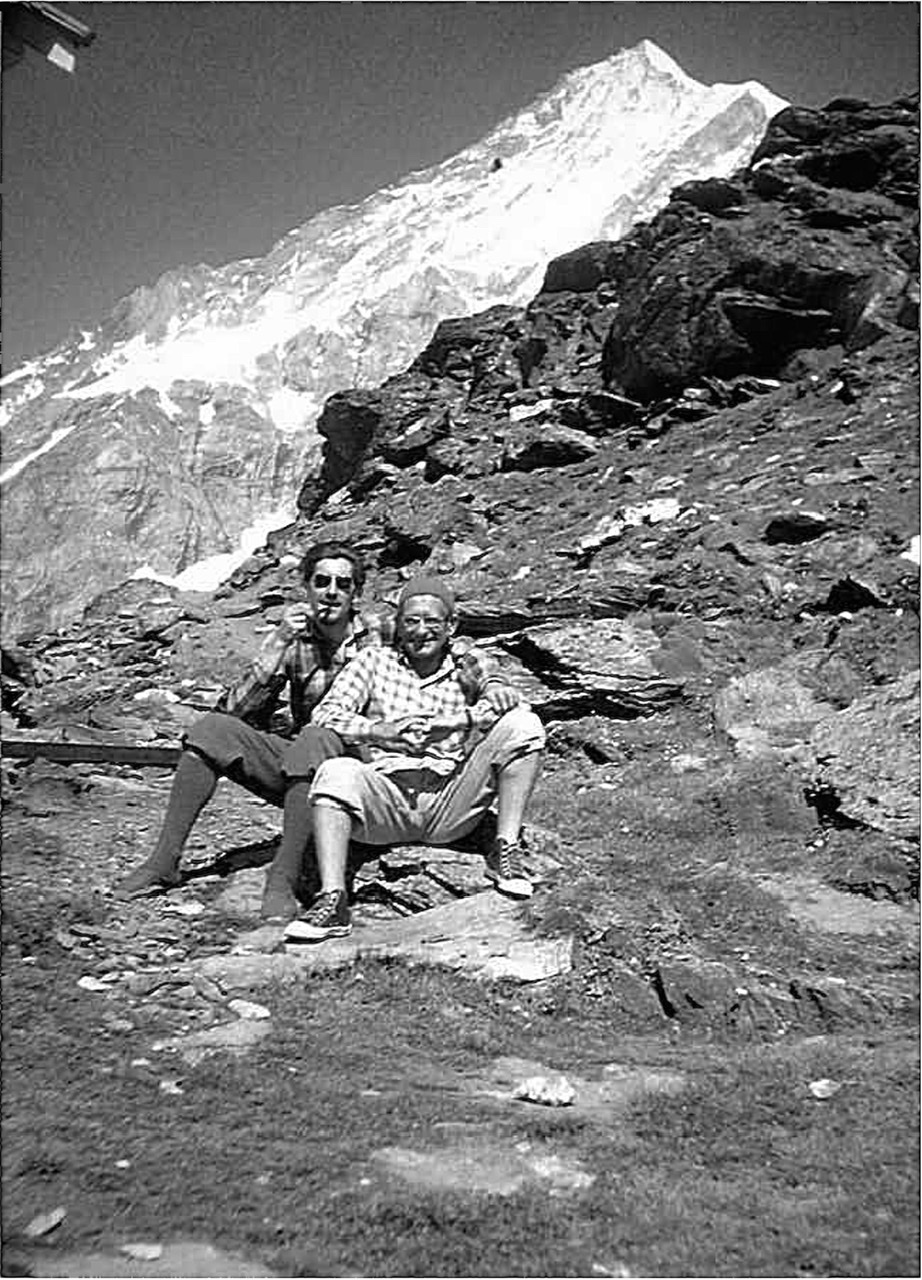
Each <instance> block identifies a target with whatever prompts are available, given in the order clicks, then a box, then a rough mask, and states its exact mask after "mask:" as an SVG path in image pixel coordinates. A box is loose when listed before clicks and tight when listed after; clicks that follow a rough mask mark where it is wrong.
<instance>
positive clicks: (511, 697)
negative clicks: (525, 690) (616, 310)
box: [483, 684, 519, 715]
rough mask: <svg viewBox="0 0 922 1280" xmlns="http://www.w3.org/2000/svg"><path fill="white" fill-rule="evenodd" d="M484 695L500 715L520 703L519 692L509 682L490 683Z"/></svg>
mask: <svg viewBox="0 0 922 1280" xmlns="http://www.w3.org/2000/svg"><path fill="white" fill-rule="evenodd" d="M483 696H484V698H485V699H486V700H487V702H489V704H490V706H491V707H492V708H493V709H494V711H498V712H499V714H500V715H505V714H506V712H507V711H511V710H512V709H513V707H517V706H518V705H519V695H518V693H517V692H516V691H515V689H513V688H512V686H511V685H508V684H489V685H487V688H486V691H485V692H484V695H483Z"/></svg>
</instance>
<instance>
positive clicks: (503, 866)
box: [497, 843, 523, 880]
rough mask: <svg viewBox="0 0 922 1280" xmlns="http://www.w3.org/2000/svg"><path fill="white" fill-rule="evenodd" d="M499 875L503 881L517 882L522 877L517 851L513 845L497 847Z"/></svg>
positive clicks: (499, 845)
mask: <svg viewBox="0 0 922 1280" xmlns="http://www.w3.org/2000/svg"><path fill="white" fill-rule="evenodd" d="M497 853H498V855H499V856H498V858H497V862H498V863H499V873H500V875H501V876H502V877H503V879H504V880H518V879H520V878H521V877H522V875H523V872H522V864H521V862H520V861H519V849H518V846H517V845H514V844H505V843H503V844H498V845H497Z"/></svg>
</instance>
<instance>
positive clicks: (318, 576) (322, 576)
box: [311, 573, 355, 591]
mask: <svg viewBox="0 0 922 1280" xmlns="http://www.w3.org/2000/svg"><path fill="white" fill-rule="evenodd" d="M333 581H334V579H333V577H332V575H331V574H329V573H315V574H314V576H313V577H312V578H311V586H314V587H317V588H318V590H319V589H321V588H323V587H328V586H329V585H330V583H331V582H333ZM335 582H336V589H337V591H352V589H353V588H354V587H355V582H354V580H353V579H352V578H349V577H344V578H336V579H335Z"/></svg>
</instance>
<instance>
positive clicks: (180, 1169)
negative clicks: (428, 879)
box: [3, 962, 918, 1276]
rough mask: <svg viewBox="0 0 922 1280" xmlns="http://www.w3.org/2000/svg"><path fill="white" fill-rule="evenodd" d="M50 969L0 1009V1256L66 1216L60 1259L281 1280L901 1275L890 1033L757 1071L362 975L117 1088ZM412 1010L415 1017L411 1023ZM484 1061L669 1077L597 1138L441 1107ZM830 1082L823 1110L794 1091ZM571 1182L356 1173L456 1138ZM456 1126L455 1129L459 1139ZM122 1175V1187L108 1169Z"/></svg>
mask: <svg viewBox="0 0 922 1280" xmlns="http://www.w3.org/2000/svg"><path fill="white" fill-rule="evenodd" d="M77 976H78V969H77V968H76V967H74V966H71V965H68V964H67V963H66V962H65V963H64V964H62V965H60V966H56V967H54V968H51V967H48V968H46V967H43V966H41V965H35V966H25V967H23V966H20V967H19V969H18V970H17V972H16V974H15V976H9V977H8V979H7V985H6V989H5V991H4V1007H5V1009H6V1017H5V1039H4V1058H5V1088H4V1096H3V1107H4V1114H5V1135H4V1144H3V1162H4V1176H5V1183H6V1188H7V1191H6V1200H5V1210H4V1222H5V1227H6V1231H7V1240H8V1245H9V1246H10V1247H13V1248H15V1244H16V1239H15V1236H16V1228H17V1227H19V1228H21V1227H22V1225H24V1224H25V1223H26V1222H27V1221H28V1220H29V1219H30V1218H31V1217H32V1216H33V1215H34V1214H35V1213H37V1212H39V1211H42V1210H46V1209H48V1208H51V1207H54V1206H55V1205H58V1204H60V1205H63V1206H66V1207H67V1209H68V1217H67V1219H66V1225H65V1226H64V1227H63V1228H62V1229H61V1231H60V1233H59V1234H60V1235H61V1236H62V1240H61V1245H62V1247H63V1245H64V1244H66V1245H67V1247H68V1248H74V1247H116V1246H117V1244H118V1242H119V1241H124V1240H126V1239H164V1238H177V1237H182V1236H186V1237H189V1236H191V1237H193V1238H206V1239H212V1240H217V1241H219V1242H220V1243H221V1244H222V1246H224V1247H226V1248H231V1249H238V1250H241V1251H243V1252H245V1253H248V1254H249V1255H250V1256H258V1257H260V1258H261V1259H263V1260H264V1262H266V1263H268V1264H269V1265H270V1266H273V1267H274V1268H277V1269H278V1270H279V1271H281V1272H282V1273H284V1274H294V1275H298V1274H336V1273H337V1272H348V1271H353V1272H359V1273H362V1274H380V1275H592V1274H604V1273H605V1272H609V1273H612V1272H614V1273H615V1274H617V1272H618V1269H619V1268H622V1269H623V1268H626V1269H628V1270H629V1271H630V1272H632V1273H634V1274H640V1275H643V1274H658V1275H715V1276H716V1275H723V1276H730V1275H775V1276H778V1275H854V1276H859V1275H860V1276H884V1275H894V1276H896V1275H899V1276H903V1275H913V1274H917V1271H918V1242H917V1210H918V1178H917V1171H918V1143H917V1129H916V1121H915V1115H916V1104H917V1100H918V1071H917V1063H918V1052H917V1044H916V1040H915V1037H914V1035H913V1034H912V1031H911V1029H910V1028H903V1029H898V1028H894V1029H891V1030H889V1031H887V1032H885V1033H884V1034H882V1035H880V1036H877V1037H874V1038H868V1037H866V1036H862V1035H855V1034H842V1035H834V1036H821V1037H811V1038H808V1039H806V1040H803V1039H802V1040H795V1041H784V1042H782V1043H776V1044H770V1045H749V1046H747V1047H742V1046H737V1047H735V1048H728V1047H727V1046H726V1045H724V1046H721V1047H717V1046H715V1045H712V1044H708V1043H706V1042H704V1041H702V1040H697V1041H695V1040H694V1039H692V1040H691V1041H690V1042H688V1043H677V1042H676V1040H675V1038H674V1037H670V1036H668V1035H666V1034H663V1033H660V1034H655V1035H649V1036H644V1037H633V1038H626V1037H623V1036H620V1035H613V1034H612V1033H611V1030H610V1028H609V1026H608V1025H607V1022H606V1019H605V1016H604V1011H600V1013H599V1015H598V1016H596V1017H595V1018H591V1017H589V1016H587V1015H586V1014H585V1013H583V1014H582V1015H581V1016H579V1017H575V1016H574V1017H566V1016H563V1017H561V1016H560V1015H559V1013H554V1014H551V1013H547V1014H542V1013H541V1011H540V1002H539V1001H537V1000H536V999H531V1000H529V999H528V998H527V997H526V998H524V999H523V994H522V992H521V991H514V990H502V989H495V990H490V989H485V988H484V987H482V986H480V985H474V984H470V983H467V982H465V981H463V980H460V979H458V978H455V977H450V976H448V975H442V974H438V973H426V972H421V971H413V970H406V969H404V968H402V967H400V966H379V965H363V966H362V967H361V968H360V969H359V970H358V971H350V972H348V973H344V974H341V975H338V976H332V977H326V978H316V979H312V980H311V981H309V982H308V983H306V984H305V985H304V986H303V987H298V988H297V989H296V990H290V989H289V990H279V991H275V992H271V993H269V996H268V998H267V1003H268V1004H270V1005H271V1007H272V1009H273V1013H274V1018H273V1027H274V1030H273V1031H272V1033H271V1034H270V1036H269V1038H268V1039H267V1040H265V1041H264V1042H263V1044H262V1045H261V1046H260V1047H258V1048H257V1049H256V1050H255V1051H253V1052H252V1053H251V1054H250V1055H249V1056H248V1057H247V1058H245V1059H242V1060H230V1059H227V1058H213V1059H210V1060H208V1061H206V1062H204V1063H202V1064H200V1065H199V1066H198V1067H195V1068H186V1069H184V1070H183V1069H181V1068H180V1070H181V1074H182V1088H183V1090H184V1092H183V1094H182V1095H167V1094H163V1093H162V1092H161V1091H160V1090H159V1087H158V1079H159V1078H160V1077H162V1075H163V1072H162V1070H160V1071H159V1072H158V1071H157V1070H156V1069H153V1068H147V1067H144V1066H132V1065H131V1063H132V1060H136V1059H137V1058H139V1057H145V1056H147V1057H148V1058H149V1059H150V1058H151V1057H154V1056H155V1055H152V1054H150V1052H149V1050H150V1043H149V1037H148V1036H145V1035H143V1034H141V1033H138V1032H133V1033H130V1034H128V1035H125V1034H118V1033H114V1032H108V1033H107V1032H105V1031H104V1030H100V1028H99V1026H98V1023H97V1022H96V1019H95V1018H94V1017H93V1014H92V1010H93V996H92V994H90V993H83V992H81V991H80V990H79V989H78V988H76V986H75V980H76V977H77ZM420 1010H425V1016H420ZM499 1054H514V1055H521V1056H527V1057H531V1058H538V1059H540V1060H541V1061H542V1062H545V1063H546V1064H547V1065H548V1066H553V1067H556V1068H557V1069H560V1070H563V1071H564V1072H567V1071H569V1072H571V1073H579V1074H582V1075H584V1076H585V1077H588V1078H598V1077H599V1075H600V1073H601V1072H602V1071H603V1068H604V1066H605V1065H606V1064H608V1063H612V1062H614V1063H620V1064H622V1065H626V1066H635V1067H640V1066H643V1067H647V1068H653V1069H658V1070H659V1069H663V1068H667V1069H671V1070H673V1071H678V1072H680V1073H682V1074H684V1075H685V1077H686V1080H687V1086H686V1088H685V1089H684V1091H683V1092H682V1093H681V1094H679V1095H678V1096H664V1095H650V1096H648V1097H646V1098H644V1099H642V1100H639V1101H636V1102H634V1103H633V1104H632V1105H631V1106H630V1107H629V1108H628V1110H627V1111H626V1112H622V1113H617V1112H616V1113H613V1114H612V1116H611V1117H610V1118H609V1120H608V1121H595V1120H585V1119H571V1118H570V1117H568V1116H567V1113H566V1112H562V1111H561V1112H557V1111H549V1110H544V1109H541V1108H536V1107H528V1106H527V1105H524V1104H519V1105H518V1106H517V1107H506V1108H500V1109H498V1108H497V1104H496V1102H495V1101H494V1100H490V1099H484V1098H482V1097H476V1096H467V1095H465V1094H464V1093H463V1092H460V1091H458V1089H457V1088H456V1087H453V1086H452V1083H451V1082H452V1081H454V1080H456V1079H457V1076H458V1073H461V1074H462V1075H463V1074H465V1073H470V1074H476V1073H477V1072H478V1070H483V1069H484V1067H485V1066H486V1065H487V1064H488V1063H489V1062H490V1061H491V1060H493V1059H494V1058H495V1057H496V1056H497V1055H499ZM824 1077H826V1078H833V1079H835V1080H837V1081H844V1082H845V1083H843V1085H842V1088H841V1089H840V1091H839V1092H838V1093H837V1094H836V1095H835V1096H834V1097H833V1098H831V1099H829V1100H828V1101H825V1102H822V1101H818V1100H817V1099H815V1098H814V1097H813V1095H812V1094H811V1092H810V1090H809V1088H808V1084H809V1082H810V1081H814V1080H817V1079H820V1078H824ZM459 1126H460V1128H461V1129H463V1130H464V1131H465V1132H470V1131H473V1132H477V1131H478V1128H479V1127H480V1126H484V1127H485V1130H487V1131H489V1133H490V1134H491V1138H492V1140H494V1141H498V1142H499V1143H500V1144H501V1145H503V1146H506V1147H508V1148H510V1149H512V1148H514V1146H515V1144H516V1143H518V1142H522V1141H529V1142H531V1143H533V1144H538V1147H539V1148H540V1147H541V1146H542V1144H544V1145H546V1147H547V1149H548V1151H553V1152H555V1153H557V1154H559V1155H563V1156H565V1157H572V1158H575V1159H578V1160H579V1161H580V1162H581V1164H582V1166H583V1167H584V1168H585V1169H586V1170H588V1171H590V1172H591V1173H592V1174H593V1175H594V1176H595V1181H594V1183H593V1184H592V1186H591V1187H590V1188H588V1189H587V1190H584V1191H581V1192H577V1193H574V1194H567V1195H560V1196H556V1197H555V1196H549V1195H548V1194H547V1193H546V1192H545V1191H543V1190H537V1189H523V1190H521V1191H518V1192H516V1193H514V1194H512V1195H510V1196H490V1195H485V1194H482V1193H472V1192H465V1193H460V1192H439V1191H432V1192H425V1191H423V1192H421V1191H420V1190H419V1189H417V1188H411V1187H408V1186H404V1185H402V1184H401V1183H399V1182H398V1181H396V1180H395V1179H394V1178H393V1177H391V1176H390V1175H387V1174H386V1172H385V1171H384V1170H383V1169H382V1168H381V1167H380V1166H379V1165H377V1164H376V1163H375V1161H374V1159H373V1154H374V1152H375V1151H377V1150H379V1149H380V1148H382V1147H388V1146H394V1145H398V1146H404V1147H412V1148H414V1149H419V1148H425V1149H430V1148H435V1149H436V1150H437V1149H439V1148H441V1147H444V1146H445V1145H446V1141H447V1137H446V1135H450V1134H451V1133H452V1132H454V1131H455V1129H456V1127H459ZM468 1126H470V1127H472V1128H470V1129H469V1128H468ZM124 1160H127V1161H129V1162H130V1164H129V1166H128V1167H127V1168H119V1167H118V1166H117V1165H116V1161H124Z"/></svg>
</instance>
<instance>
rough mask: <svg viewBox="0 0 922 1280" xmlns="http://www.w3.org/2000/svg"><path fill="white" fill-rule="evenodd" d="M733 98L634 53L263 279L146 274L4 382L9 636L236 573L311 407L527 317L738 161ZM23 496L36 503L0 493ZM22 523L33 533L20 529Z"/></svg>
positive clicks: (294, 477)
mask: <svg viewBox="0 0 922 1280" xmlns="http://www.w3.org/2000/svg"><path fill="white" fill-rule="evenodd" d="M659 55H661V56H659ZM753 83H754V82H747V84H746V85H744V86H726V85H715V86H701V85H698V84H697V83H696V82H695V81H693V80H691V79H690V77H687V76H685V74H684V73H683V72H681V70H680V69H679V68H677V66H676V64H675V63H674V62H673V61H672V59H670V58H669V57H668V55H666V54H662V51H659V50H657V48H656V46H654V45H652V43H650V42H644V43H642V44H641V45H640V46H637V48H635V49H633V50H624V51H621V52H620V53H618V54H613V55H612V57H611V58H610V59H607V60H606V61H605V62H603V63H599V64H596V65H595V66H594V67H588V68H578V69H576V70H575V71H572V72H569V73H567V74H566V75H564V76H563V77H561V78H560V80H558V82H557V85H556V86H555V87H554V88H552V89H551V90H549V91H548V93H546V94H544V95H542V96H541V97H539V98H538V99H537V100H536V101H535V102H534V103H533V104H531V106H529V107H526V108H525V109H524V110H523V111H522V112H519V113H517V114H516V115H515V116H511V117H509V118H507V120H505V121H502V122H500V124H499V125H498V126H497V127H496V128H495V129H494V130H493V131H491V132H490V133H489V134H487V135H486V137H485V138H483V139H481V140H479V141H478V142H475V143H473V144H471V146H469V147H467V148H465V149H464V150H463V151H462V152H459V153H458V154H457V155H456V156H454V157H450V158H449V159H448V160H446V161H444V162H442V163H441V164H437V165H434V166H429V167H428V168H427V169H424V170H420V171H418V172H416V173H412V174H410V175H408V176H407V177H405V178H404V179H401V180H400V181H399V182H397V183H394V184H392V185H391V186H389V187H386V188H383V189H382V190H381V191H378V192H374V193H372V194H371V195H370V196H368V197H366V198H365V200H363V201H361V202H359V203H357V204H355V205H351V206H339V207H335V208H333V209H330V210H325V211H323V212H321V213H319V214H317V215H315V216H314V217H313V218H311V219H309V220H308V221H307V222H306V223H305V224H303V225H302V226H300V227H296V228H294V229H292V231H290V232H289V233H288V234H287V235H286V236H283V237H282V238H281V239H280V240H279V241H277V242H276V244H275V245H273V246H272V247H271V248H270V250H269V251H268V253H267V254H266V255H265V256H264V257H263V258H247V259H243V260H241V261H239V262H235V263H229V264H225V265H224V266H222V267H218V268H212V267H208V266H204V265H202V266H198V267H194V268H190V269H186V268H177V269H175V270H173V271H170V272H166V273H164V275H163V276H161V277H160V279H159V280H158V281H157V282H156V283H155V284H154V285H153V286H141V287H140V288H139V289H137V290H135V291H134V292H133V293H132V294H130V295H129V296H128V297H127V298H125V299H123V300H122V301H121V302H120V303H119V304H118V305H117V306H116V308H115V309H114V310H113V313H112V315H111V316H110V317H109V318H108V319H107V320H105V321H103V322H102V324H101V325H100V326H98V327H97V329H96V330H90V331H83V332H82V333H81V336H80V339H79V341H78V340H77V339H76V338H74V339H73V340H72V341H71V342H70V343H69V344H64V345H63V346H61V347H59V348H56V349H55V350H54V351H53V352H51V353H48V355H47V356H46V357H44V358H43V359H42V360H39V361H33V362H27V364H26V365H25V366H23V367H21V368H20V369H19V370H15V371H14V372H13V373H12V374H10V375H8V377H7V378H5V379H3V384H4V391H5V392H6V395H5V401H6V404H5V406H4V415H5V417H6V419H7V421H6V424H5V427H4V437H5V448H4V454H5V458H6V459H7V460H8V464H7V468H6V470H5V472H4V475H3V476H2V477H0V480H2V481H3V483H4V498H5V500H6V505H7V507H8V510H7V514H6V524H7V530H8V541H9V542H13V543H17V544H18V545H17V546H16V549H15V555H14V556H9V552H8V553H7V554H8V556H9V558H8V559H7V562H6V564H5V573H6V576H7V582H8V588H7V590H8V600H9V601H10V603H11V605H12V616H11V622H12V625H13V626H14V627H15V628H21V627H22V626H34V625H43V624H44V623H48V624H51V625H59V624H60V623H61V622H62V621H64V620H65V619H66V618H68V617H72V616H74V614H75V613H76V612H77V611H79V609H80V608H82V607H83V606H84V605H85V604H86V603H87V602H88V600H89V599H90V598H91V595H92V593H93V591H94V589H96V590H98V589H102V588H104V587H106V586H111V585H113V584H114V583H115V582H116V581H117V580H119V579H120V578H125V577H129V576H130V575H131V574H132V573H135V572H139V571H140V572H145V571H147V572H151V573H156V574H159V575H161V576H171V575H172V576H175V575H177V574H180V573H182V571H184V570H186V569H187V568H189V567H190V566H193V565H195V564H196V563H197V562H198V561H200V560H201V559H202V558H204V557H207V556H209V555H213V554H215V553H225V554H231V553H233V548H234V544H235V541H236V540H237V539H238V538H239V537H240V536H241V535H242V534H245V533H246V531H247V530H248V529H252V528H253V527H254V526H255V525H256V524H257V523H258V522H259V521H261V520H264V519H265V517H266V513H267V512H268V511H278V512H280V513H284V511H285V510H288V511H289V512H290V513H291V514H293V511H294V507H293V502H294V496H295V494H296V492H297V490H298V487H299V484H300V482H301V480H302V478H303V474H304V473H305V471H307V470H309V468H310V467H311V465H312V464H313V463H314V460H315V459H316V458H317V456H318V449H319V440H318V438H317V436H316V433H315V431H314V423H315V421H316V419H317V417H318V416H319V414H320V412H321V410H322V408H323V404H324V402H325V400H326V399H327V397H328V396H329V395H330V394H332V393H333V392H334V391H336V390H338V389H340V388H342V387H345V386H352V385H356V384H358V385H374V384H375V383H377V382H380V381H381V380H382V379H383V378H384V377H386V376H389V375H390V374H393V373H395V372H397V371H398V370H399V369H400V368H401V367H402V366H403V365H405V364H406V363H408V362H409V361H410V360H411V359H412V358H413V356H414V355H415V354H416V352H417V351H418V350H419V349H420V348H421V347H422V346H423V345H425V342H426V341H427V340H428V338H429V336H430V335H431V333H432V331H433V330H434V328H435V326H436V324H437V323H438V322H439V321H440V320H442V319H445V318H447V317H448V316H451V315H464V314H470V313H471V312H472V311H476V310H480V309H482V308H483V307H484V306H489V305H494V304H499V303H524V302H525V301H527V300H528V298H529V297H530V296H532V295H533V294H534V293H535V292H536V291H537V289H538V287H539V286H540V279H541V276H542V274H543V271H544V269H545V266H546V264H547V261H548V260H550V259H551V258H552V257H555V256H557V255H558V254H559V252H561V251H564V250H566V249H568V248H571V247H574V246H575V245H577V244H579V243H582V242H585V241H586V240H591V239H595V238H601V237H603V236H617V235H619V234H622V233H623V231H624V230H626V229H627V227H628V226H629V225H630V224H631V223H632V222H633V221H636V220H637V219H638V218H643V217H645V216H649V215H650V214H651V213H652V212H654V211H655V208H656V207H657V206H658V205H659V204H661V203H663V202H664V201H665V200H666V199H667V198H668V194H669V191H670V189H671V187H672V186H674V185H676V183H677V182H681V181H684V180H686V179H687V178H688V177H691V176H701V172H702V170H705V171H707V172H708V173H711V172H714V171H720V170H725V171H729V170H731V169H733V168H735V167H737V165H738V164H739V163H741V162H744V161H745V160H746V159H748V156H749V154H751V152H752V150H753V148H754V146H755V144H756V142H757V141H758V139H759V137H761V133H762V131H763V129H764V125H765V122H766V119H767V115H768V112H769V110H770V108H771V107H773V106H781V105H783V102H782V100H781V99H778V98H775V96H774V95H772V94H771V93H770V91H768V90H764V89H762V88H761V86H757V87H756V90H755V96H754V91H753V88H752V85H753ZM613 102H615V103H620V104H621V105H620V108H619V109H621V108H623V111H624V113H625V114H623V115H621V116H619V115H618V112H617V111H615V110H614V109H613V107H612V103H613ZM715 111H716V113H717V119H718V124H717V125H716V126H711V124H710V122H711V121H712V118H713V116H714V113H715ZM669 112H671V113H672V114H668V113H669ZM619 120H620V122H621V123H620V126H619V123H618V122H619ZM654 125H655V126H656V128H657V129H658V130H659V132H658V133H657V132H656V129H654V127H653V126H654ZM619 130H620V132H619ZM625 136H627V137H629V138H631V139H632V142H631V147H632V148H633V149H631V148H628V149H627V150H625V146H624V137H625ZM616 143H617V146H618V152H617V154H618V156H619V157H620V160H619V163H620V164H621V168H620V169H616V167H615V165H614V160H613V156H614V155H615V144H616ZM504 150H505V151H506V153H507V154H506V156H505V159H504V158H503V155H502V154H500V153H501V152H502V151H504ZM497 161H498V162H499V165H498V167H496V162H497ZM618 174H620V175H621V176H620V178H619V177H618ZM632 181H634V182H637V183H638V184H639V196H638V198H637V199H632V198H631V196H630V194H629V192H630V183H631V182H632ZM542 184H543V185H542ZM625 185H626V186H627V190H625V189H624V188H625ZM83 406H85V407H86V409H87V410H88V411H89V412H87V413H84V412H83V408H82V407H83ZM158 440H159V441H162V446H163V449H164V450H165V451H166V453H168V454H169V460H168V461H167V460H166V458H165V455H162V454H158V449H159V448H160V446H159V445H158V444H157V441H158ZM158 458H159V460H158ZM75 474H77V475H79V476H80V477H81V480H82V483H83V484H84V485H85V489H86V494H87V500H86V501H84V502H75V501H74V496H73V477H74V475H75ZM23 486H25V488H27V489H29V488H34V489H35V490H36V491H37V493H38V494H39V495H40V502H39V503H38V504H36V503H35V502H32V503H30V502H28V501H27V498H28V496H29V495H27V494H20V495H16V494H15V490H16V489H17V488H19V489H22V488H23ZM145 486H146V488H145ZM286 504H288V505H287V507H286ZM36 505H37V506H38V510H39V512H42V511H43V510H45V509H49V508H50V509H51V510H53V512H54V518H53V519H51V518H48V519H47V520H46V519H45V517H44V516H43V515H42V516H40V518H39V520H38V524H39V525H40V526H41V527H36V515H35V511H36ZM21 510H22V511H23V512H26V511H29V510H31V512H32V514H31V515H30V516H29V517H28V518H26V517H25V516H23V517H20V515H19V512H20V511H21ZM100 511H102V512H104V513H105V517H104V518H102V517H100V515H99V514H98V513H99V512H100ZM120 515H123V517H124V518H120ZM11 530H14V531H15V532H14V533H13V534H12V536H9V531H11ZM78 530H79V533H78V532H77V531H78Z"/></svg>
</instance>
